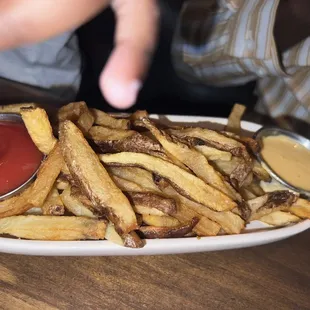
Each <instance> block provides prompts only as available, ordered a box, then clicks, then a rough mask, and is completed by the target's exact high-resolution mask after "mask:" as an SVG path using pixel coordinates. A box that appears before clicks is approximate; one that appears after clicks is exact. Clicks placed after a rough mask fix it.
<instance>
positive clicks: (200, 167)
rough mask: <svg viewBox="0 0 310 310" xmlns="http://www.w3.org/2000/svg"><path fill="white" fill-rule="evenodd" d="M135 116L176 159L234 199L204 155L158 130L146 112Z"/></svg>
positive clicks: (220, 176) (222, 179)
mask: <svg viewBox="0 0 310 310" xmlns="http://www.w3.org/2000/svg"><path fill="white" fill-rule="evenodd" d="M136 118H137V119H138V121H139V124H140V126H141V124H142V125H143V126H144V127H145V128H147V129H148V130H150V132H151V133H152V134H153V136H154V137H155V138H156V139H157V140H158V142H159V143H160V144H161V145H162V146H163V148H164V149H165V150H166V151H167V152H168V153H169V154H172V155H173V156H174V157H175V158H177V160H178V161H180V162H182V163H183V164H185V165H186V166H187V167H188V168H190V169H191V170H192V171H193V172H194V173H195V174H196V175H197V176H198V177H200V178H201V179H202V180H204V181H205V182H206V183H208V184H209V185H210V186H212V187H214V188H215V189H217V190H219V191H221V192H223V193H224V194H226V195H228V196H229V197H230V198H232V199H236V197H235V195H234V193H233V192H232V191H231V190H230V189H229V188H227V186H226V184H225V182H224V178H223V177H222V175H221V174H220V173H218V172H217V171H216V170H215V169H214V168H213V167H212V166H211V165H210V164H209V163H208V160H207V158H206V157H205V156H203V155H202V154H201V153H199V152H198V151H196V150H195V149H191V148H189V147H188V146H187V145H185V144H183V143H180V142H178V141H177V140H173V139H172V138H171V137H170V136H169V135H168V134H167V133H165V132H164V131H160V130H159V129H158V128H156V126H155V125H154V123H152V122H151V120H150V119H149V118H148V116H147V114H146V113H142V112H140V113H138V114H137V115H136Z"/></svg>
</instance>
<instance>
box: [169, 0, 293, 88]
mask: <svg viewBox="0 0 310 310" xmlns="http://www.w3.org/2000/svg"><path fill="white" fill-rule="evenodd" d="M279 1H280V0H219V1H214V3H213V4H210V3H211V2H212V1H205V0H192V1H188V2H187V3H186V4H185V5H184V7H183V10H182V12H181V15H180V18H179V22H178V26H177V29H176V33H175V37H174V41H173V45H172V55H173V61H174V66H175V69H176V71H177V72H178V74H180V75H181V76H182V77H184V78H186V79H188V80H190V81H196V82H203V83H205V84H208V85H214V86H233V85H240V84H245V83H247V82H249V81H252V80H256V79H257V78H262V77H266V76H278V77H279V76H281V77H283V78H285V77H289V74H288V73H287V72H286V70H285V69H284V67H283V65H282V63H281V60H280V58H279V57H278V56H279V55H278V51H277V48H276V44H275V39H274V36H273V29H274V23H275V16H276V12H277V8H278V5H279Z"/></svg>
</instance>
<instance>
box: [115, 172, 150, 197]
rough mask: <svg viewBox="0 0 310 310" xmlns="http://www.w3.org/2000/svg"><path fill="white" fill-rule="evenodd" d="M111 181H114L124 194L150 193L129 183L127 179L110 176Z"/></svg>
mask: <svg viewBox="0 0 310 310" xmlns="http://www.w3.org/2000/svg"><path fill="white" fill-rule="evenodd" d="M110 177H111V179H112V180H113V182H114V183H115V185H116V186H117V187H118V188H119V189H120V190H122V191H123V192H138V193H145V192H146V193H148V192H149V191H148V190H147V189H146V188H144V187H142V186H140V185H138V184H137V183H134V182H131V181H128V180H126V179H123V178H120V177H118V176H116V175H111V174H110Z"/></svg>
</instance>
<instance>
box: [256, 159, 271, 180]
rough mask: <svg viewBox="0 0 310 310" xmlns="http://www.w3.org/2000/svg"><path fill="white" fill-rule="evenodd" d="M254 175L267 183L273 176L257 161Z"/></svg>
mask: <svg viewBox="0 0 310 310" xmlns="http://www.w3.org/2000/svg"><path fill="white" fill-rule="evenodd" d="M253 173H254V174H255V175H256V176H257V177H258V179H259V180H262V181H265V182H270V181H271V176H270V175H269V173H268V172H267V171H266V170H265V169H264V168H263V167H262V165H261V164H260V163H259V162H258V161H257V160H254V166H253Z"/></svg>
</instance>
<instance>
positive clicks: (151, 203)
mask: <svg viewBox="0 0 310 310" xmlns="http://www.w3.org/2000/svg"><path fill="white" fill-rule="evenodd" d="M126 195H127V196H128V197H129V200H130V201H131V202H132V205H133V206H137V207H138V206H145V207H148V208H154V209H158V210H159V211H161V212H163V213H165V214H167V215H173V214H175V213H176V212H177V205H176V202H175V201H174V200H173V199H171V198H165V197H162V196H159V195H156V194H153V193H135V192H127V193H126Z"/></svg>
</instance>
